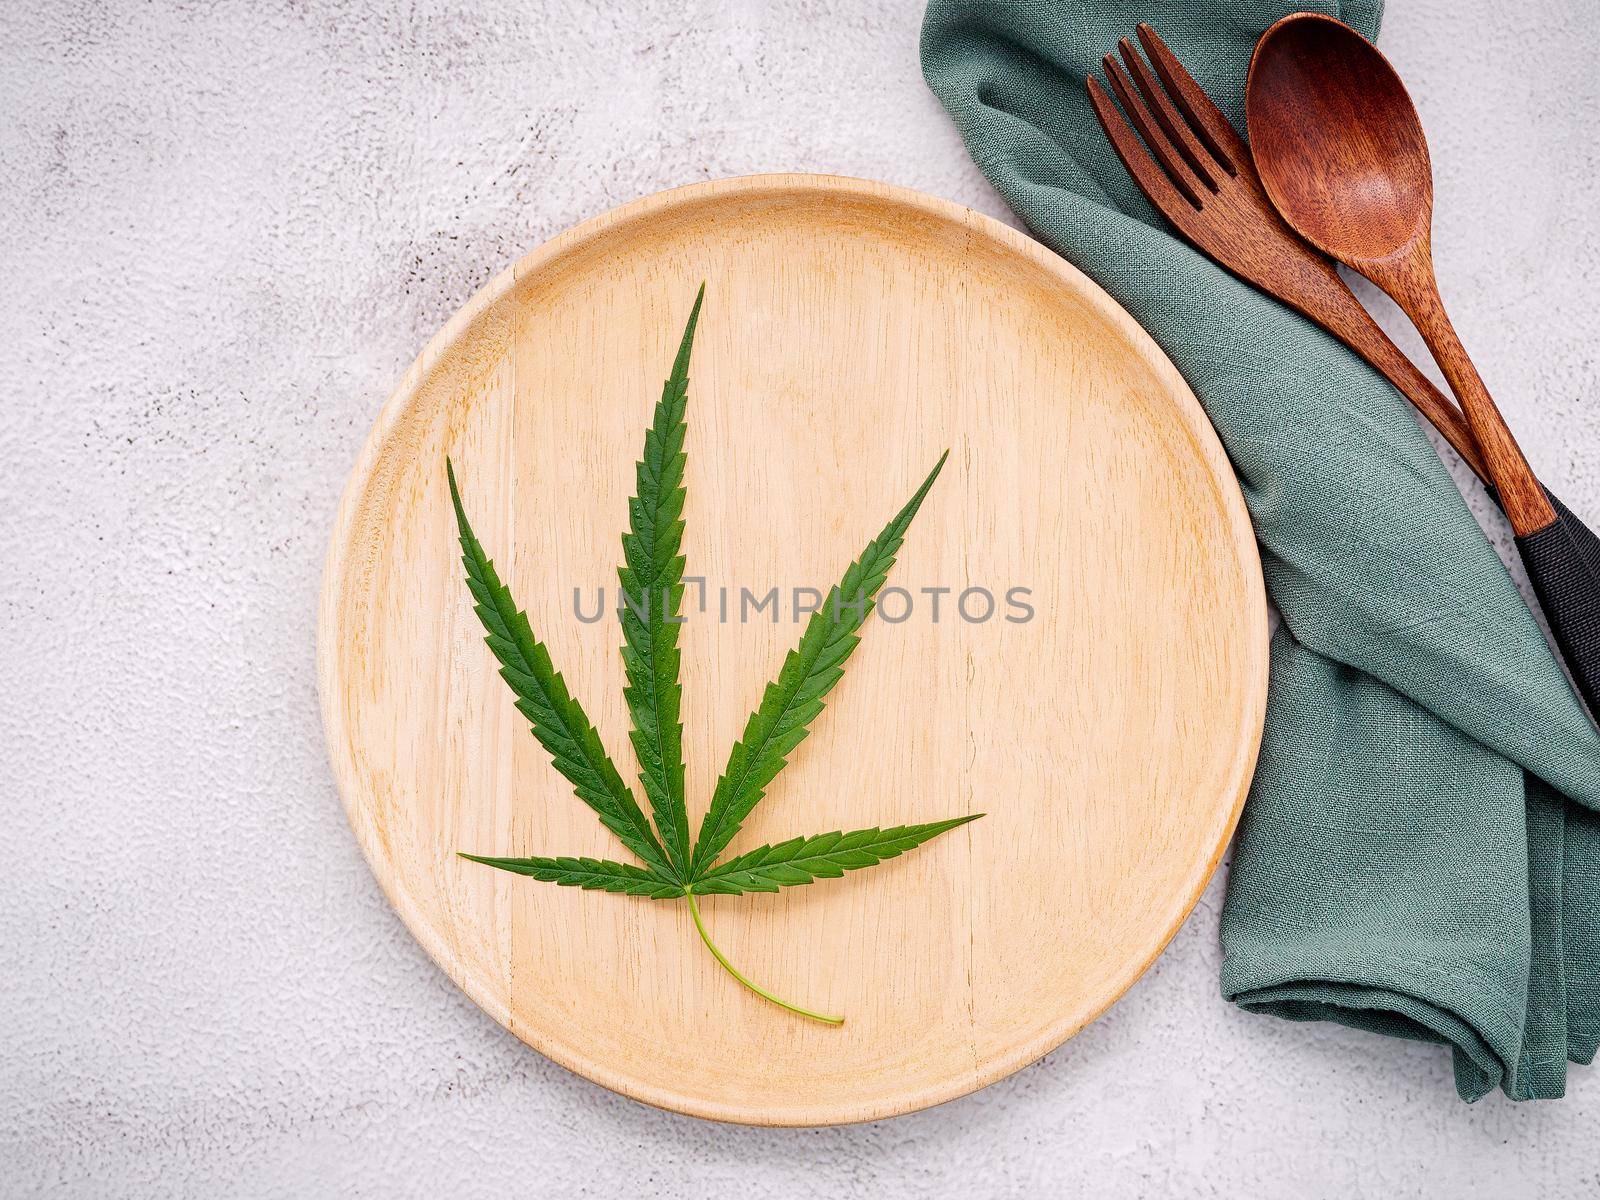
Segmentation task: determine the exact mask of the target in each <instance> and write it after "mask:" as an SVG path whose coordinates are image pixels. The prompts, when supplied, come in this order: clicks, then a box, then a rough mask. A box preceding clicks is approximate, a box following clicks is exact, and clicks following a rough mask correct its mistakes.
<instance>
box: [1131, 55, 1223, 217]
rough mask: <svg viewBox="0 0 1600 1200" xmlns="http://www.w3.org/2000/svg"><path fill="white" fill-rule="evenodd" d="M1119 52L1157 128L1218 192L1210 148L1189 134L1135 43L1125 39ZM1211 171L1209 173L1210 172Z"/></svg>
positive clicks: (1186, 124)
mask: <svg viewBox="0 0 1600 1200" xmlns="http://www.w3.org/2000/svg"><path fill="white" fill-rule="evenodd" d="M1117 49H1118V50H1120V51H1122V61H1123V62H1124V63H1126V64H1127V66H1128V74H1130V75H1132V76H1133V82H1134V84H1135V86H1137V87H1138V89H1139V94H1140V95H1141V96H1143V97H1144V102H1145V104H1146V105H1147V106H1148V107H1149V109H1150V112H1151V115H1152V116H1154V117H1155V119H1156V124H1157V125H1159V126H1161V131H1162V132H1163V133H1165V134H1166V135H1167V137H1168V138H1170V139H1171V140H1172V144H1173V145H1174V146H1176V147H1177V149H1178V153H1179V154H1181V155H1183V161H1184V162H1186V163H1188V164H1189V169H1190V170H1191V171H1193V172H1194V174H1195V177H1196V178H1197V179H1199V180H1200V182H1201V183H1203V184H1204V185H1205V186H1206V187H1207V188H1209V189H1210V190H1211V191H1213V192H1214V191H1216V190H1217V182H1216V179H1215V178H1214V174H1215V172H1216V169H1217V166H1218V164H1217V162H1216V160H1214V159H1212V158H1211V155H1210V153H1209V152H1208V150H1207V148H1206V147H1204V146H1202V145H1201V144H1200V143H1199V142H1198V141H1196V140H1195V136H1194V134H1193V133H1192V132H1191V131H1190V129H1189V125H1188V122H1186V121H1185V120H1184V119H1183V118H1182V117H1180V116H1179V115H1178V110H1177V109H1175V108H1173V107H1172V101H1171V100H1169V99H1167V94H1166V93H1165V92H1164V91H1162V90H1161V88H1160V86H1159V85H1158V84H1157V83H1156V81H1155V77H1154V76H1153V75H1151V74H1150V68H1149V67H1147V66H1145V65H1144V59H1142V58H1140V57H1139V52H1138V51H1137V50H1135V49H1134V48H1133V43H1132V42H1130V41H1129V40H1128V39H1127V38H1123V39H1122V40H1121V41H1119V42H1118V43H1117ZM1208 168H1209V169H1208Z"/></svg>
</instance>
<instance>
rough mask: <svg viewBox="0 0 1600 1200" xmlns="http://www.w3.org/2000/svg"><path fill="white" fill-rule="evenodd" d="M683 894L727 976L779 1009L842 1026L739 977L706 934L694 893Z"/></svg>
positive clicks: (837, 1020) (703, 938) (702, 936)
mask: <svg viewBox="0 0 1600 1200" xmlns="http://www.w3.org/2000/svg"><path fill="white" fill-rule="evenodd" d="M683 894H684V895H685V896H686V897H688V900H689V914H690V915H691V916H692V917H694V927H695V928H696V929H698V930H699V931H700V940H701V941H702V942H704V943H705V944H706V949H707V950H709V951H711V953H712V954H713V955H715V956H716V960H717V961H718V962H719V963H721V964H722V966H723V969H724V970H726V971H727V972H728V974H729V975H732V976H733V977H734V978H735V979H737V980H738V981H739V982H740V983H742V984H744V985H745V987H747V988H749V989H750V990H751V991H752V992H754V993H755V994H756V995H758V996H760V997H761V998H762V999H763V1000H770V1001H772V1002H773V1003H774V1004H776V1005H777V1006H778V1007H779V1008H786V1009H788V1010H789V1011H790V1012H792V1013H797V1014H798V1015H800V1016H802V1017H810V1018H811V1019H812V1020H813V1021H821V1022H823V1023H824V1024H827V1025H843V1024H844V1018H843V1017H830V1016H826V1015H825V1014H823V1013H818V1012H812V1011H811V1010H810V1009H809V1008H801V1007H800V1006H799V1005H797V1004H790V1003H789V1002H788V1001H786V1000H780V999H778V998H777V997H776V996H774V995H773V994H772V993H771V992H769V991H767V989H766V988H764V987H757V986H756V985H755V984H753V983H751V982H750V981H749V980H748V979H746V978H745V977H744V976H743V975H741V974H740V973H739V968H738V967H736V966H734V965H733V964H732V963H731V962H729V961H728V960H727V958H726V957H725V956H724V955H723V953H722V951H721V950H718V949H717V944H716V943H715V942H713V941H712V940H711V935H710V934H709V933H707V932H706V925H705V922H704V921H702V920H701V919H700V906H699V905H698V904H696V903H695V899H694V893H693V892H692V891H688V890H685V891H684V893H683Z"/></svg>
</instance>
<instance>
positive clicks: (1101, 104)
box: [1088, 77, 1195, 229]
mask: <svg viewBox="0 0 1600 1200" xmlns="http://www.w3.org/2000/svg"><path fill="white" fill-rule="evenodd" d="M1088 82H1089V103H1090V104H1091V105H1092V106H1093V107H1094V115H1095V117H1096V118H1097V119H1098V120H1099V122H1100V128H1101V129H1103V130H1105V132H1106V140H1108V141H1109V142H1110V143H1111V148H1112V150H1114V151H1116V155H1117V157H1118V158H1120V159H1121V160H1122V165H1123V166H1124V167H1126V168H1127V169H1128V174H1129V175H1131V176H1133V181H1134V183H1136V184H1138V185H1139V190H1140V191H1141V192H1143V193H1144V194H1145V199H1147V200H1149V201H1150V203H1151V204H1153V205H1155V207H1156V208H1157V209H1159V210H1160V211H1161V213H1162V214H1163V215H1164V216H1165V217H1166V218H1167V220H1169V221H1171V222H1172V223H1173V224H1174V225H1176V226H1178V228H1179V229H1182V228H1183V227H1184V226H1185V224H1186V223H1187V221H1188V219H1189V218H1190V217H1192V216H1193V215H1194V213H1195V205H1194V203H1193V201H1191V200H1189V199H1188V198H1186V197H1185V196H1183V195H1182V194H1181V193H1180V192H1179V191H1178V189H1177V188H1176V187H1174V186H1173V184H1172V180H1171V179H1169V178H1167V176H1166V175H1165V174H1164V173H1163V172H1162V171H1161V169H1160V168H1159V167H1158V166H1157V165H1156V163H1155V161H1154V160H1153V159H1152V158H1151V157H1150V155H1149V153H1148V152H1147V151H1146V150H1145V148H1144V146H1143V145H1142V144H1141V143H1140V141H1139V139H1138V137H1136V136H1135V135H1134V132H1133V130H1132V129H1130V128H1129V127H1128V122H1127V118H1125V117H1124V116H1123V115H1122V113H1121V111H1119V110H1118V108H1117V105H1116V102H1115V101H1114V100H1112V99H1111V97H1110V96H1109V95H1107V94H1106V90H1105V88H1103V87H1101V86H1100V81H1099V80H1098V79H1095V78H1093V77H1091V78H1090V79H1089V81H1088Z"/></svg>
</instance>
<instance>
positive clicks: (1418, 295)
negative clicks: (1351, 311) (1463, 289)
mask: <svg viewBox="0 0 1600 1200" xmlns="http://www.w3.org/2000/svg"><path fill="white" fill-rule="evenodd" d="M1367 275H1368V278H1370V279H1371V280H1372V281H1373V282H1374V283H1376V284H1377V285H1378V286H1379V287H1381V288H1382V289H1383V290H1384V291H1386V292H1388V293H1389V295H1390V296H1391V297H1392V298H1393V299H1394V302H1395V303H1396V304H1398V305H1399V306H1400V308H1401V310H1402V311H1403V312H1404V313H1405V314H1406V316H1408V317H1410V318H1411V323H1412V324H1413V325H1415V326H1416V327H1417V332H1418V333H1420V334H1422V340H1423V341H1424V342H1426V343H1427V345H1428V350H1429V352H1430V353H1431V354H1432V355H1433V358H1434V361H1435V362H1437V363H1438V364H1439V369H1440V370H1441V371H1443V372H1444V377H1445V379H1446V380H1447V381H1448V382H1449V384H1450V390H1451V391H1453V392H1454V393H1455V394H1456V399H1457V400H1459V401H1460V402H1461V411H1462V413H1463V414H1465V416H1466V418H1467V424H1468V425H1469V426H1470V427H1471V429H1472V435H1473V437H1474V438H1475V439H1476V440H1477V443H1478V449H1479V451H1480V452H1481V454H1482V457H1483V465H1484V467H1485V468H1486V469H1487V470H1488V472H1489V478H1490V480H1491V482H1493V484H1494V486H1495V490H1496V491H1497V492H1498V493H1499V494H1500V503H1501V506H1502V507H1503V508H1504V509H1505V514H1506V518H1507V520H1509V521H1510V522H1511V528H1512V530H1513V531H1514V532H1515V533H1516V535H1517V536H1518V537H1519V538H1522V537H1527V536H1529V535H1531V534H1534V533H1537V532H1538V531H1539V530H1541V529H1544V528H1546V527H1547V526H1549V525H1551V524H1553V523H1554V522H1555V519H1556V512H1555V509H1554V508H1552V507H1551V506H1550V499H1549V497H1548V496H1546V495H1545V491H1544V488H1543V487H1541V486H1540V484H1539V480H1538V478H1537V477H1536V476H1535V475H1534V473H1533V468H1532V467H1530V466H1529V465H1528V460H1527V458H1526V457H1525V456H1524V455H1523V453H1522V447H1520V446H1518V445H1517V439H1516V438H1515V437H1514V436H1512V433H1511V430H1510V428H1509V427H1508V426H1507V425H1506V422H1505V418H1504V417H1502V416H1501V415H1500V409H1499V408H1498V407H1497V406H1496V404H1495V402H1494V398H1493V397H1492V396H1490V395H1489V389H1488V388H1486V387H1484V386H1483V380H1482V379H1481V378H1480V377H1479V375H1478V370H1477V368H1476V367H1474V366H1473V365H1472V359H1471V358H1470V357H1469V356H1468V355H1467V350H1466V347H1465V346H1463V345H1462V344H1461V339H1460V337H1458V336H1457V335H1456V330H1455V326H1454V325H1452V324H1451V323H1450V317H1449V315H1448V314H1446V312H1445V308H1444V300H1443V299H1442V298H1441V297H1440V295H1439V284H1438V282H1437V281H1436V280H1435V279H1434V275H1433V255H1432V251H1431V250H1430V248H1429V246H1428V240H1427V239H1426V238H1420V239H1418V240H1417V241H1416V242H1414V243H1412V245H1411V246H1410V247H1408V248H1407V250H1405V251H1402V252H1401V254H1400V255H1398V256H1396V257H1395V258H1393V259H1388V260H1385V261H1383V262H1382V263H1373V264H1371V268H1370V269H1369V270H1368V271H1367Z"/></svg>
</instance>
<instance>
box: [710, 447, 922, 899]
mask: <svg viewBox="0 0 1600 1200" xmlns="http://www.w3.org/2000/svg"><path fill="white" fill-rule="evenodd" d="M949 457H950V452H949V451H948V450H946V451H945V452H944V454H943V455H941V456H940V458H939V461H938V462H937V463H935V464H934V468H933V470H932V471H930V472H929V473H928V477H927V478H926V479H924V480H923V481H922V486H921V487H919V488H918V489H917V494H916V495H914V496H912V497H911V499H910V501H909V502H908V503H907V504H906V506H905V507H904V508H902V509H901V510H900V511H899V512H898V513H896V514H895V518H894V520H892V521H890V522H889V524H888V525H887V526H885V527H884V530H883V532H882V533H880V534H879V535H878V536H877V537H876V538H874V539H873V540H872V542H871V544H869V545H868V546H867V548H866V550H864V551H863V552H862V554H861V557H860V558H858V559H856V561H855V562H853V563H851V564H850V569H849V570H847V571H846V572H845V573H844V579H843V580H842V581H841V582H839V583H838V584H835V585H834V587H833V589H832V590H831V591H830V592H829V593H828V598H827V600H825V601H824V602H823V605H822V607H821V608H819V609H818V610H817V611H816V612H814V613H812V614H811V619H810V620H809V621H808V622H807V623H806V631H805V633H803V634H801V636H800V644H799V645H798V646H796V647H795V648H794V649H793V650H791V651H789V656H788V657H787V658H785V659H784V660H783V669H782V670H780V671H779V672H778V678H777V681H776V682H774V683H769V684H768V685H767V690H766V692H765V694H763V695H762V697H761V707H760V708H758V709H756V711H755V712H753V713H751V714H750V720H749V722H748V723H747V724H746V725H745V727H744V737H743V738H741V739H740V740H739V741H738V742H736V743H735V744H734V747H733V753H732V754H730V755H729V756H728V767H727V770H725V771H724V772H723V773H722V778H721V779H719V780H717V788H716V791H715V792H713V793H712V796H711V810H710V811H709V812H708V813H706V819H705V823H704V824H702V825H701V826H700V837H699V840H698V841H697V843H696V845H695V848H694V867H695V873H696V875H699V874H700V873H701V872H702V871H703V870H704V869H705V868H706V867H707V866H709V865H710V863H711V862H712V861H713V860H714V859H715V858H716V857H717V855H719V854H721V853H722V851H723V849H724V848H725V847H726V846H727V845H728V843H729V842H731V841H732V840H733V835H734V834H736V833H738V832H739V827H740V825H741V824H743V822H744V819H745V818H746V817H747V816H749V815H750V810H751V809H753V808H754V807H755V806H756V804H757V803H759V802H760V800H761V797H762V796H764V795H765V794H766V788H767V784H769V783H771V782H772V779H773V777H774V776H775V775H777V773H778V772H779V771H781V770H782V769H783V764H784V763H785V762H787V761H788V756H789V752H790V751H791V750H793V749H794V748H795V747H796V746H798V745H799V744H800V743H801V742H803V741H804V740H805V737H806V733H807V732H808V730H807V728H806V727H807V726H808V725H810V724H811V722H812V721H814V720H815V719H816V717H817V714H818V713H820V712H821V711H822V698H823V697H824V696H826V695H827V694H828V693H829V692H830V691H831V690H832V689H833V685H834V684H836V683H838V682H839V679H840V678H841V677H842V676H843V675H844V664H845V660H846V659H848V658H849V657H850V654H851V652H852V651H854V650H855V648H856V645H857V643H859V642H860V641H861V638H860V637H858V636H857V635H856V630H857V629H859V628H860V627H861V623H862V622H863V621H865V620H866V619H867V614H868V613H869V612H870V611H871V610H872V603H873V600H872V598H873V597H874V596H876V595H877V594H878V589H879V588H881V587H882V586H883V581H884V580H885V579H886V578H888V575H889V568H890V567H892V566H894V556H895V555H896V554H898V553H899V552H900V544H901V542H903V541H904V540H905V533H906V528H907V527H908V526H909V525H910V524H911V518H912V517H914V516H916V515H917V509H919V508H921V507H922V499H923V497H924V496H926V495H927V494H928V489H929V488H930V487H932V486H933V481H934V480H935V479H937V478H938V476H939V472H940V471H941V470H942V469H943V468H944V462H945V459H947V458H949Z"/></svg>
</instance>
